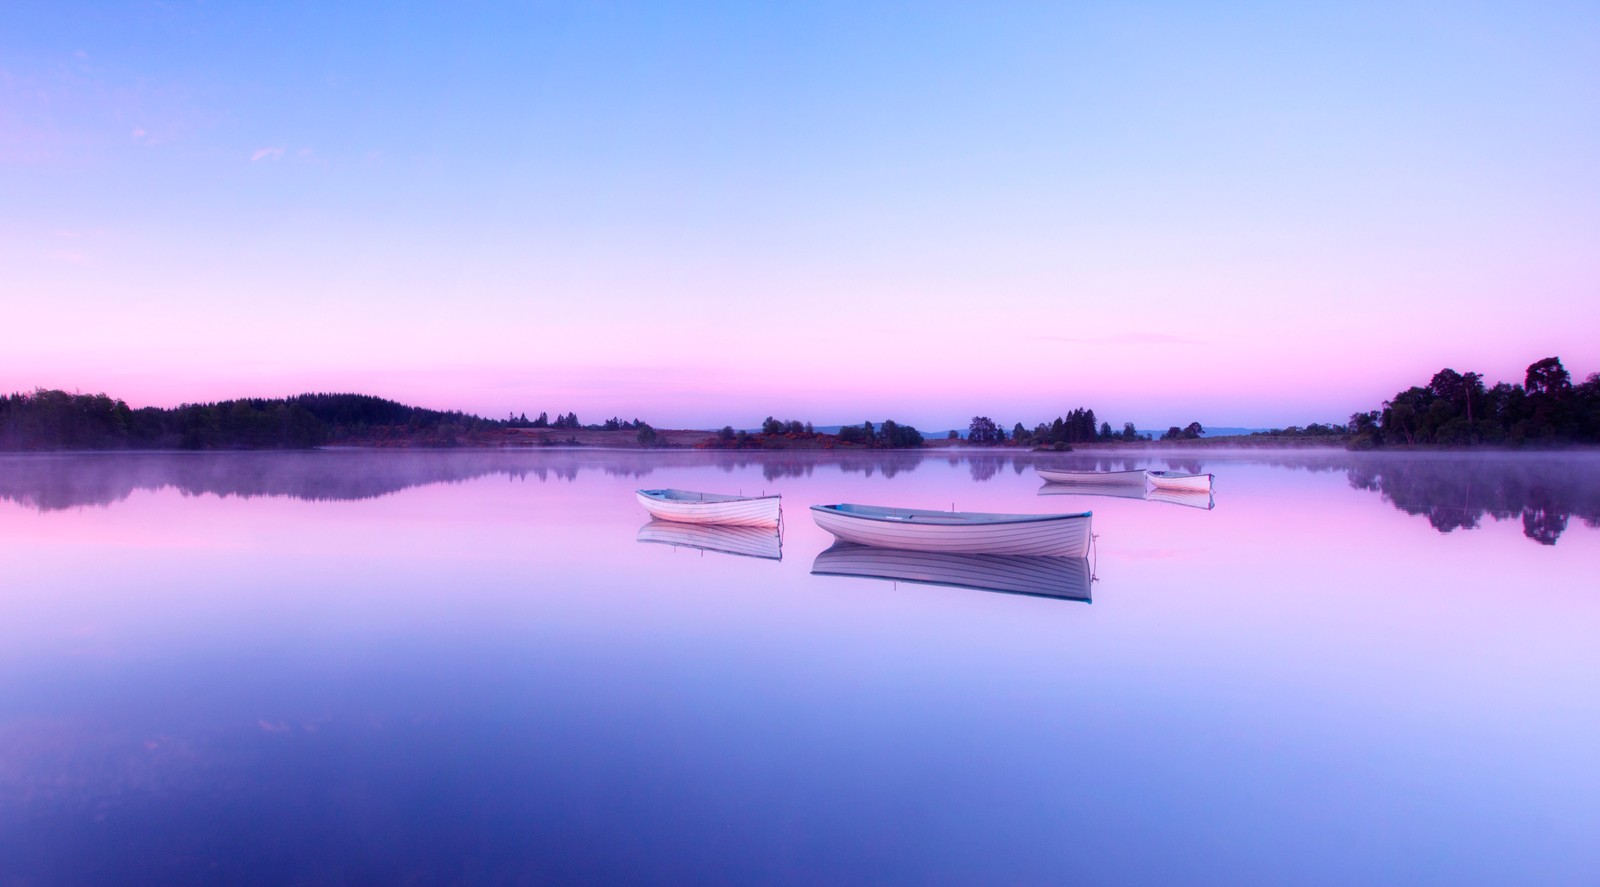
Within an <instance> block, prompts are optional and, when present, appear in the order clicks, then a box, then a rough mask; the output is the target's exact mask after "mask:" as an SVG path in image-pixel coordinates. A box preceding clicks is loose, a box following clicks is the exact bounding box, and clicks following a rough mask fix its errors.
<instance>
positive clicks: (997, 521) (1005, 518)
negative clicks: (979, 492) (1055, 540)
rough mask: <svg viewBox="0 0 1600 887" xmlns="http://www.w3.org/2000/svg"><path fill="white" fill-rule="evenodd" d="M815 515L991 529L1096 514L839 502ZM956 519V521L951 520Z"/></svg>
mask: <svg viewBox="0 0 1600 887" xmlns="http://www.w3.org/2000/svg"><path fill="white" fill-rule="evenodd" d="M843 506H850V507H853V508H873V509H878V510H880V511H883V512H885V513H884V514H863V513H861V512H856V511H840V510H839V509H840V508H841V507H843ZM811 510H812V511H819V512H821V513H823V514H833V515H838V516H840V517H850V518H859V519H861V520H870V521H877V522H879V523H885V524H896V525H898V526H906V525H908V524H909V525H912V526H921V527H992V526H997V525H1001V524H1036V523H1046V522H1050V521H1067V520H1080V519H1082V518H1086V517H1092V516H1093V515H1094V512H1093V511H1081V512H1076V513H1072V514H992V513H988V512H982V511H930V510H928V509H923V508H886V507H884V506H881V505H860V504H857V503H854V502H837V503H834V504H832V505H813V506H811ZM895 514H904V515H905V517H896V516H894V515H895ZM918 517H922V518H932V517H938V518H944V520H938V521H932V520H923V521H921V522H918V521H917V518H918ZM952 518H953V519H952ZM961 518H979V520H961Z"/></svg>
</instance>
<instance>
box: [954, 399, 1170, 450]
mask: <svg viewBox="0 0 1600 887" xmlns="http://www.w3.org/2000/svg"><path fill="white" fill-rule="evenodd" d="M1190 427H1191V428H1196V429H1198V428H1199V427H1200V426H1199V423H1194V424H1193V425H1191V426H1190ZM1173 430H1174V431H1177V430H1178V429H1176V428H1174V429H1173ZM950 436H951V437H952V438H954V437H957V436H958V434H957V432H955V431H952V432H950ZM1150 437H1151V436H1150V435H1149V434H1141V433H1140V432H1139V430H1138V429H1137V428H1135V427H1134V426H1133V423H1132V422H1124V423H1123V425H1122V430H1121V431H1114V430H1112V428H1111V423H1110V422H1100V423H1099V424H1098V425H1096V424H1095V415H1094V410H1091V409H1086V408H1084V407H1078V408H1077V409H1075V410H1072V411H1071V412H1069V413H1067V414H1066V415H1064V416H1057V417H1056V418H1055V420H1054V421H1051V422H1040V423H1038V424H1037V425H1035V426H1033V428H1031V429H1030V428H1028V427H1026V426H1024V425H1023V424H1022V423H1021V422H1018V423H1017V424H1016V425H1015V426H1013V427H1012V428H1011V430H1010V431H1009V432H1007V431H1006V427H1005V425H1004V424H1003V423H1000V422H996V421H994V420H993V419H990V418H989V417H988V416H973V417H972V421H971V422H970V423H968V425H967V442H968V443H975V444H982V445H987V446H1004V445H1006V444H1014V445H1017V446H1032V447H1051V448H1055V449H1066V448H1068V447H1070V446H1071V445H1072V444H1075V443H1092V442H1095V441H1113V440H1150Z"/></svg>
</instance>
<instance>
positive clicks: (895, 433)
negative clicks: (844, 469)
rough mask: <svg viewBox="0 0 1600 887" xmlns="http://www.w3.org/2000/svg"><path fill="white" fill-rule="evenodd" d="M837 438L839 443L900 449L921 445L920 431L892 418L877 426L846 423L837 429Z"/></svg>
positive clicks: (867, 423)
mask: <svg viewBox="0 0 1600 887" xmlns="http://www.w3.org/2000/svg"><path fill="white" fill-rule="evenodd" d="M839 440H840V442H841V443H848V444H865V445H866V446H869V447H886V448H889V449H901V448H904V447H920V446H922V432H920V431H918V430H917V429H915V428H913V427H911V426H910V425H901V424H900V423H898V422H896V421H895V420H893V419H884V420H883V424H882V425H881V426H878V427H877V428H874V427H873V426H872V423H871V422H863V423H861V424H860V425H846V426H844V427H843V428H840V429H839Z"/></svg>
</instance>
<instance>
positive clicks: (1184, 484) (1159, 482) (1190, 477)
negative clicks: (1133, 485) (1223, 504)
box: [1147, 471, 1212, 493]
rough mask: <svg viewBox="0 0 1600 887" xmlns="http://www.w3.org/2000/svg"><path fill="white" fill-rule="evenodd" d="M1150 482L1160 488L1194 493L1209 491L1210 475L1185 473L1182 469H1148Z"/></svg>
mask: <svg viewBox="0 0 1600 887" xmlns="http://www.w3.org/2000/svg"><path fill="white" fill-rule="evenodd" d="M1147 473H1148V474H1149V475H1150V483H1151V484H1152V485H1154V486H1155V487H1156V488H1157V489H1162V490H1188V491H1191V492H1196V493H1209V492H1211V480H1212V476H1211V475H1209V474H1187V473H1185V472H1182V471H1150V472H1147Z"/></svg>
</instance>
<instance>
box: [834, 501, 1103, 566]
mask: <svg viewBox="0 0 1600 887" xmlns="http://www.w3.org/2000/svg"><path fill="white" fill-rule="evenodd" d="M841 509H856V511H855V513H852V512H851V511H848V510H841ZM811 516H812V519H814V520H815V521H816V522H817V526H819V527H821V528H822V529H824V530H827V531H828V532H830V533H832V534H833V535H834V536H835V537H836V538H838V539H840V540H841V541H844V542H855V543H857V544H859V545H872V546H876V547H878V548H896V549H901V550H904V551H943V552H950V553H954V554H1029V555H1045V556H1050V557H1086V556H1088V554H1089V539H1090V518H1091V515H1090V514H1089V513H1088V512H1084V513H1083V514H1060V515H987V514H975V513H974V514H963V513H959V512H932V511H918V510H913V509H879V508H873V507H871V506H859V505H813V506H811Z"/></svg>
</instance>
